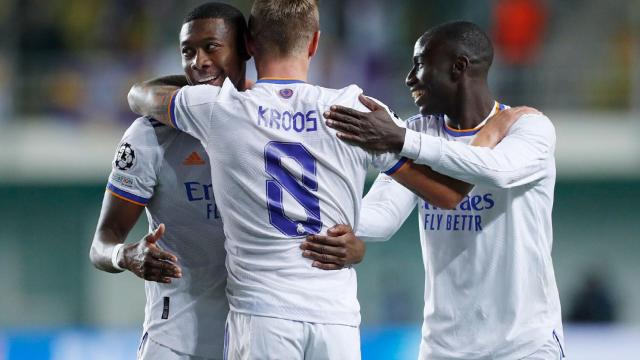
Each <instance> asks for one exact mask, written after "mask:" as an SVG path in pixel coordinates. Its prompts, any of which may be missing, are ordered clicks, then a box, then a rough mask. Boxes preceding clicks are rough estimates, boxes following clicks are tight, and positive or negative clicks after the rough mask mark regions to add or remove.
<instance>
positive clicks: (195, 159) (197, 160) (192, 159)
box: [182, 151, 205, 165]
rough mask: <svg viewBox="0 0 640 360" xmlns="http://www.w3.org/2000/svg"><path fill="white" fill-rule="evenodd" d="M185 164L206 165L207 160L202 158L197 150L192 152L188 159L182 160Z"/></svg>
mask: <svg viewBox="0 0 640 360" xmlns="http://www.w3.org/2000/svg"><path fill="white" fill-rule="evenodd" d="M182 164H183V165H204V164H205V161H204V160H202V158H201V157H200V155H198V153H197V152H195V151H194V152H192V153H191V154H190V155H189V156H187V158H186V159H184V161H183V162H182Z"/></svg>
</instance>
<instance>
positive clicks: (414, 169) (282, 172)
mask: <svg viewBox="0 0 640 360" xmlns="http://www.w3.org/2000/svg"><path fill="white" fill-rule="evenodd" d="M318 41H319V15H318V9H317V5H316V3H315V1H313V0H259V1H256V2H255V3H254V5H253V8H252V11H251V18H250V21H249V36H248V46H249V49H250V53H251V54H252V55H253V56H254V59H255V62H256V68H257V72H258V78H259V80H258V81H257V83H256V84H255V86H254V87H253V88H252V89H250V90H247V91H245V92H239V91H237V89H236V88H235V87H234V86H233V84H232V83H231V82H229V81H225V83H224V84H223V85H222V86H221V87H217V86H194V87H184V88H182V89H177V88H176V87H171V86H158V85H157V84H149V83H143V84H139V85H136V86H134V87H133V88H132V90H131V91H130V93H129V104H130V106H131V108H132V110H133V111H134V112H137V113H139V114H141V115H149V116H153V117H154V118H156V119H158V120H159V121H161V122H163V123H165V124H170V125H172V126H174V127H175V128H177V129H180V130H182V131H185V132H187V133H189V134H191V135H193V136H194V137H196V138H198V139H199V140H200V141H201V142H202V143H203V145H204V147H205V149H206V150H207V152H208V153H209V157H210V159H211V162H212V166H211V170H212V179H213V191H214V194H215V196H216V201H217V203H218V205H219V209H220V213H221V216H222V218H223V219H224V229H225V235H226V237H227V239H226V243H225V248H226V250H227V271H228V273H229V275H228V280H227V292H228V298H229V303H230V310H231V311H230V313H229V317H228V320H227V326H228V334H227V335H228V336H227V338H226V339H227V340H226V341H227V346H226V355H227V356H228V358H230V359H359V358H360V355H359V354H360V349H359V332H358V325H359V322H360V314H359V305H358V301H357V298H356V276H355V271H354V270H353V269H351V268H347V269H342V270H339V271H331V272H325V271H321V270H319V269H316V268H314V267H312V262H311V261H310V260H307V259H304V258H302V257H300V254H299V247H300V244H301V242H302V241H303V240H304V237H305V236H306V235H308V234H317V233H325V232H326V231H327V229H328V228H330V227H332V226H334V225H335V224H339V223H345V224H350V225H357V220H358V218H359V211H360V206H359V205H360V200H361V199H360V196H361V194H362V190H363V185H364V179H365V175H366V169H367V167H368V166H369V165H373V166H374V167H376V168H378V169H380V170H382V171H386V172H387V173H389V174H393V176H394V178H396V179H398V181H400V182H402V183H403V184H405V185H407V186H409V187H411V188H414V189H417V190H416V191H417V192H418V193H419V194H420V196H422V197H424V198H427V199H430V200H431V201H432V202H434V203H436V204H438V205H440V204H442V203H445V204H447V203H450V202H451V201H452V200H451V199H457V200H458V201H459V200H460V199H461V198H462V196H464V194H466V192H467V191H468V190H469V186H468V184H466V183H464V182H460V181H456V180H453V179H450V178H448V177H445V176H441V177H436V176H432V175H433V174H432V171H431V170H429V169H427V168H426V167H424V166H416V165H414V164H412V163H411V162H408V161H405V160H404V159H400V158H399V157H398V156H396V155H392V154H390V153H379V154H375V155H372V154H370V153H368V152H366V151H364V150H362V149H359V148H357V147H352V146H347V145H345V144H344V143H343V142H341V141H339V140H338V139H337V138H336V137H335V132H334V131H333V130H330V129H329V128H328V127H327V126H326V124H325V123H324V121H323V120H322V114H323V113H324V112H325V111H326V110H328V108H329V106H330V105H331V104H341V105H346V106H350V107H356V108H359V109H361V110H365V107H364V106H363V105H362V104H360V102H359V95H360V94H361V93H362V90H361V89H359V88H358V87H357V86H355V85H352V86H349V87H346V88H344V89H327V88H322V87H319V86H314V85H311V84H307V83H306V78H307V72H308V67H309V61H310V59H311V57H312V56H313V55H314V54H315V52H316V50H317V46H318ZM381 106H382V105H381ZM431 184H433V185H434V187H433V188H432V187H430V186H428V185H431ZM418 185H420V186H418ZM434 189H439V190H440V191H437V192H436V191H434ZM456 203H457V202H456Z"/></svg>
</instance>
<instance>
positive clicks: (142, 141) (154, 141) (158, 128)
mask: <svg viewBox="0 0 640 360" xmlns="http://www.w3.org/2000/svg"><path fill="white" fill-rule="evenodd" d="M178 133H179V132H178V131H177V130H175V129H172V128H171V127H169V126H166V125H164V124H162V123H161V122H159V121H157V120H155V119H153V118H151V117H147V116H143V117H139V118H137V119H136V120H135V121H134V122H133V123H132V124H131V126H129V128H128V129H127V130H126V131H125V133H124V136H123V137H122V141H123V142H129V143H132V144H135V145H136V146H139V147H146V148H150V147H151V148H153V147H163V144H166V143H167V142H169V141H172V139H173V138H174V137H175V136H176V134H178Z"/></svg>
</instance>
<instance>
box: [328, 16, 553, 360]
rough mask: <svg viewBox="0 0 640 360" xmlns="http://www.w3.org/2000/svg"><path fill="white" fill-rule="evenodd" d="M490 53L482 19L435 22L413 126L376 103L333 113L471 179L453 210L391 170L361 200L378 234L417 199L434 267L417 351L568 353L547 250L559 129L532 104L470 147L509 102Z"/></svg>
mask: <svg viewBox="0 0 640 360" xmlns="http://www.w3.org/2000/svg"><path fill="white" fill-rule="evenodd" d="M492 59H493V48H492V45H491V41H490V40H489V38H488V37H487V35H486V34H485V33H484V32H483V31H482V30H481V29H480V28H479V27H478V26H476V25H474V24H472V23H469V22H452V23H446V24H443V25H440V26H437V27H435V28H432V29H430V30H429V31H427V32H426V33H425V34H424V35H422V36H421V37H420V38H419V39H418V41H417V42H416V44H415V48H414V52H413V68H412V69H411V71H410V72H409V75H408V77H407V85H408V86H409V88H410V89H411V93H412V95H413V97H414V99H415V103H416V105H417V106H418V107H419V108H420V114H419V115H417V116H415V117H413V118H411V119H409V120H408V122H407V128H406V129H405V128H401V127H398V126H396V125H395V123H394V122H393V120H392V119H391V117H389V116H388V115H387V114H386V113H385V112H384V111H382V110H380V109H377V108H375V106H374V105H372V104H370V108H375V111H373V112H371V113H365V112H359V111H356V110H354V109H346V108H343V107H340V106H337V107H334V108H332V111H331V113H330V114H328V119H330V123H329V124H330V126H331V127H333V128H335V129H337V130H338V131H339V132H340V133H341V134H340V136H341V138H343V139H348V140H349V141H350V142H351V143H354V144H357V145H359V146H362V147H364V148H368V149H375V150H377V151H394V152H398V153H400V154H401V155H403V156H406V157H408V158H410V159H414V161H415V162H416V163H420V164H426V165H428V166H430V167H431V168H432V169H433V170H435V171H438V172H440V173H442V174H446V175H449V176H452V177H454V178H458V179H461V180H464V181H466V182H468V183H471V184H475V187H474V188H473V190H472V191H471V192H470V193H469V195H468V196H466V197H465V198H464V200H463V201H462V202H460V203H459V204H458V205H457V206H456V207H455V208H454V209H452V210H448V209H443V208H442V207H439V206H437V205H436V206H434V204H433V203H430V202H429V201H423V200H420V199H418V198H417V197H416V196H415V195H414V194H412V193H411V192H410V191H408V190H407V189H405V188H404V187H402V186H401V185H399V184H398V183H396V182H395V181H393V180H392V179H390V178H389V177H387V176H380V177H379V178H378V179H377V181H376V182H375V183H374V185H373V187H372V189H371V191H370V192H369V193H368V194H367V195H366V197H365V198H364V201H363V210H362V212H361V215H360V223H359V225H358V231H359V234H360V235H362V236H363V237H364V238H377V239H384V238H388V237H389V236H391V234H393V233H394V232H395V231H396V230H397V229H398V228H399V227H400V225H401V224H402V222H403V221H404V220H405V219H406V217H407V216H408V215H409V213H410V212H411V210H412V209H413V208H415V205H416V204H418V205H419V210H420V222H419V224H420V240H421V243H422V256H423V261H424V266H425V272H426V276H425V280H426V281H425V313H424V324H423V328H422V342H421V346H420V359H429V360H440V359H505V360H506V359H527V360H538V359H540V360H542V359H544V360H551V359H559V358H561V357H564V351H563V348H562V343H563V333H562V322H561V316H560V301H559V297H558V290H557V287H556V281H555V276H554V271H553V265H552V259H551V247H552V241H553V235H552V227H551V211H552V206H553V189H554V183H555V175H556V170H555V160H554V150H555V141H556V137H555V131H554V127H553V125H552V123H551V121H550V120H549V119H548V118H547V117H546V116H544V115H542V114H535V113H531V114H525V115H523V116H521V117H520V118H519V119H518V121H517V122H516V123H515V124H514V125H513V126H512V127H511V128H510V129H509V131H508V133H507V136H506V137H505V138H504V139H503V140H502V141H501V142H500V143H499V144H498V145H497V146H495V147H493V148H490V147H484V148H482V147H476V146H469V145H468V144H469V142H470V141H472V140H473V139H474V135H475V134H476V133H477V132H478V131H479V129H480V128H481V127H482V126H483V124H484V122H485V121H486V119H487V118H488V117H490V116H492V115H493V114H494V113H496V112H498V111H500V109H503V108H504V107H505V105H503V104H500V103H498V102H497V101H495V100H494V98H493V97H492V95H491V93H490V91H489V88H488V85H487V75H488V72H489V68H490V66H491V62H492Z"/></svg>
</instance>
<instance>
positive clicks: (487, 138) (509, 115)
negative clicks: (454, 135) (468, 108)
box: [471, 106, 542, 148]
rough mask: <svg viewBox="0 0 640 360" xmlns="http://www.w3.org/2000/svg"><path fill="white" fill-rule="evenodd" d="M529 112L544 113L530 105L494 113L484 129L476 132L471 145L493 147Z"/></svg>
mask: <svg viewBox="0 0 640 360" xmlns="http://www.w3.org/2000/svg"><path fill="white" fill-rule="evenodd" d="M529 114H535V115H541V114H542V113H541V112H540V111H538V110H537V109H534V108H532V107H528V106H518V107H514V108H509V109H504V110H502V111H500V112H498V113H497V114H495V115H493V116H492V117H491V118H490V119H489V120H488V121H487V124H486V125H485V126H484V127H483V128H482V130H480V131H479V132H478V133H477V134H476V136H475V138H474V139H473V141H472V142H471V145H474V146H485V147H491V148H493V147H494V146H496V145H498V143H499V142H500V141H502V139H504V137H505V136H507V132H508V131H509V129H510V128H511V125H513V124H514V123H515V122H516V121H518V119H520V118H521V117H522V116H523V115H529Z"/></svg>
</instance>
